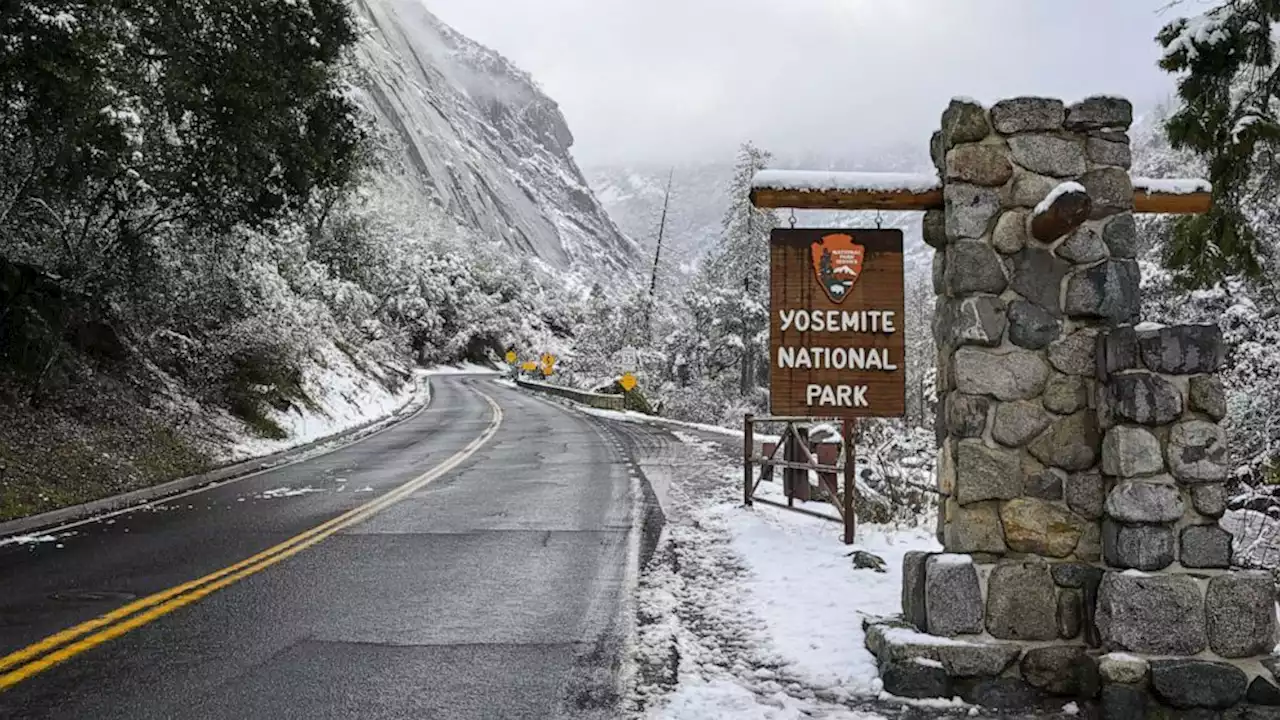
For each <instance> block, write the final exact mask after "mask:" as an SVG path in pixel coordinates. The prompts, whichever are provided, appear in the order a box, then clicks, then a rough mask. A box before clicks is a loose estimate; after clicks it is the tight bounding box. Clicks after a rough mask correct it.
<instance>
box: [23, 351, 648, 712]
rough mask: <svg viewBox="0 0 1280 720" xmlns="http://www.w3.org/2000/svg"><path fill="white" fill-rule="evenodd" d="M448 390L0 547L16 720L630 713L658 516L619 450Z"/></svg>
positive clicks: (564, 414)
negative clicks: (394, 421)
mask: <svg viewBox="0 0 1280 720" xmlns="http://www.w3.org/2000/svg"><path fill="white" fill-rule="evenodd" d="M433 385H434V397H433V399H432V403H431V405H430V406H429V407H428V408H427V409H426V410H425V411H424V412H422V413H421V414H419V415H417V416H415V417H414V418H412V419H410V420H408V421H406V422H404V423H402V424H400V425H397V426H395V427H393V428H391V429H389V430H387V431H385V432H382V433H380V434H378V435H375V436H373V437H371V438H368V439H366V440H364V441H361V442H359V443H357V444H355V445H352V446H348V447H346V448H343V449H341V450H338V451H336V452H333V453H330V454H328V455H325V456H322V457H319V458H313V459H311V460H307V461H305V462H301V463H298V464H296V465H292V466H289V467H285V468H281V469H278V470H274V471H271V472H267V473H264V474H261V475H257V476H253V477H250V478H246V479H243V480H240V481H237V482H233V483H230V484H227V485H223V486H220V487H216V488H213V489H210V490H208V491H206V492H202V493H198V494H195V495H190V496H187V497H181V498H177V499H175V500H172V501H169V502H164V503H160V504H157V505H155V506H153V507H151V508H147V509H143V510H139V511H136V512H131V513H128V514H125V515H120V516H118V517H115V518H113V519H112V520H110V521H107V522H95V523H91V524H88V525H84V526H80V527H77V528H75V529H74V532H75V534H74V535H69V536H67V537H65V538H60V539H59V541H58V542H57V543H41V544H35V545H28V546H16V545H9V546H4V547H0V687H4V688H5V689H3V690H0V717H5V718H9V717H12V718H31V719H33V720H34V719H36V718H129V719H132V718H148V719H149V718H165V719H168V718H260V717H261V718H272V719H273V720H274V719H279V718H307V719H309V720H310V719H318V718H441V719H452V718H554V717H565V718H596V717H599V718H605V717H615V716H616V715H617V714H618V709H617V707H616V704H617V702H618V699H619V698H618V692H619V690H620V686H619V677H620V665H621V657H622V655H623V652H622V648H623V645H624V641H625V637H626V633H627V627H628V622H627V618H629V617H630V610H629V606H628V604H629V600H630V593H631V585H632V582H633V579H634V571H635V566H636V562H637V556H638V552H639V550H638V545H639V541H640V537H641V528H640V525H641V522H640V518H641V516H642V515H643V513H642V512H641V510H642V508H643V507H644V506H645V505H646V501H645V499H644V498H645V494H644V492H642V484H641V482H640V481H639V480H638V479H637V478H638V475H637V472H636V470H635V465H634V464H633V463H632V461H631V459H630V458H628V457H627V455H626V451H625V450H624V449H623V443H622V442H621V441H620V440H619V439H618V438H617V437H616V435H615V434H614V431H613V430H612V429H611V428H610V427H608V426H607V425H605V424H603V423H602V422H600V421H599V420H596V419H594V418H591V417H588V416H585V415H582V414H580V413H576V412H573V411H570V410H567V409H566V408H563V407H561V406H558V405H555V404H553V403H549V402H546V401H544V400H541V399H539V398H535V397H530V396H528V395H525V394H523V393H520V392H518V391H515V390H511V389H508V388H506V387H503V386H501V385H499V384H497V383H494V382H490V381H487V380H483V379H477V378H464V377H449V376H444V377H438V378H435V379H434V382H433ZM489 398H491V400H490V399H489ZM498 408H501V409H500V410H499V409H498ZM486 434H488V438H487V439H486ZM379 498H381V502H380V504H377V505H374V506H372V507H371V508H370V509H368V510H365V511H361V510H358V509H359V508H361V507H363V506H366V505H368V504H370V503H372V502H374V501H375V500H377V499H379ZM318 528H320V529H318ZM270 548H274V549H273V550H270V551H269V552H267V553H266V554H263V551H264V550H268V549H270ZM282 548H283V549H282ZM248 558H256V559H255V560H254V561H253V562H252V563H248V564H246V563H244V562H243V561H245V560H246V559H248ZM238 563H240V564H239V565H237V564H238ZM228 568H231V569H232V570H230V571H229V570H227V569H228ZM201 579H203V580H202V583H201V584H197V585H193V586H190V587H185V588H184V584H186V583H190V582H191V581H195V580H201ZM175 588H178V589H177V590H175ZM202 593H206V594H203V595H202ZM157 594H159V595H158V597H159V599H158V600H157V599H156V597H157ZM122 608H123V610H122ZM112 611H116V614H115V615H114V616H113V615H110V614H111V613H112ZM103 616H107V617H108V619H107V620H102V621H97V622H96V623H95V618H102V617H103ZM85 623H90V626H89V627H88V628H87V629H86V626H85ZM68 628H76V630H75V631H74V632H73V633H70V634H66V635H64V636H63V637H58V636H57V635H56V634H57V633H60V632H64V631H66V630H67V629H68ZM51 636H54V638H55V640H53V641H48V640H47V639H48V638H50V637H51ZM42 641H45V642H44V644H43V645H41V644H40V643H41V642H42ZM33 645H35V649H34V650H26V649H28V648H32V646H33ZM41 663H43V665H42V664H41ZM6 677H7V678H9V680H8V681H7V682H6V680H5V678H6ZM6 685H7V687H6Z"/></svg>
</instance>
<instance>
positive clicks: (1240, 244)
mask: <svg viewBox="0 0 1280 720" xmlns="http://www.w3.org/2000/svg"><path fill="white" fill-rule="evenodd" d="M1277 27H1280V1H1278V0H1228V1H1227V2H1222V3H1220V4H1218V5H1216V6H1215V7H1213V8H1212V9H1210V10H1208V11H1206V12H1204V13H1203V14H1201V15H1199V16H1196V17H1193V18H1180V19H1178V20H1176V21H1175V22H1172V23H1170V24H1169V25H1167V26H1166V27H1165V28H1164V29H1163V30H1162V31H1161V32H1160V34H1159V36H1158V40H1159V42H1160V43H1161V44H1162V45H1163V46H1164V48H1165V54H1164V56H1163V58H1162V59H1161V61H1160V66H1161V67H1162V68H1163V69H1165V70H1167V71H1169V72H1171V73H1176V74H1178V75H1179V80H1178V94H1179V97H1180V98H1181V100H1182V104H1181V106H1180V107H1179V108H1178V109H1177V110H1176V112H1174V113H1173V114H1172V115H1171V116H1170V117H1169V118H1168V121H1167V123H1166V131H1167V133H1168V137H1169V140H1170V142H1171V143H1172V146H1173V148H1174V149H1188V150H1191V151H1193V152H1195V153H1196V154H1197V155H1199V156H1200V157H1202V158H1203V159H1204V161H1205V165H1206V168H1207V170H1208V174H1209V180H1210V182H1212V183H1213V196H1214V197H1213V209H1212V210H1211V211H1210V212H1209V213H1207V214H1205V215H1198V216H1187V217H1184V218H1181V219H1179V220H1178V221H1177V222H1176V223H1175V224H1174V227H1173V232H1172V236H1171V240H1170V242H1169V243H1168V246H1167V248H1166V253H1165V264H1166V265H1167V266H1168V267H1170V268H1171V269H1173V270H1175V271H1177V273H1178V278H1179V280H1180V281H1181V282H1182V284H1184V285H1192V286H1206V285H1209V284H1212V283H1213V282H1215V281H1218V280H1221V279H1223V278H1225V277H1227V276H1229V275H1235V274H1243V275H1245V276H1247V277H1250V278H1254V279H1257V278H1260V277H1262V276H1263V275H1264V273H1265V271H1266V269H1267V265H1268V262H1269V260H1270V259H1271V256H1272V255H1273V253H1274V248H1273V247H1271V246H1268V244H1267V243H1266V242H1265V241H1264V239H1263V238H1261V237H1260V236H1259V223H1258V220H1257V217H1256V216H1257V213H1258V210H1259V206H1260V205H1261V206H1274V203H1275V198H1276V197H1277V196H1280V119H1278V118H1280V63H1278V62H1277V53H1276V39H1275V31H1276V28H1277Z"/></svg>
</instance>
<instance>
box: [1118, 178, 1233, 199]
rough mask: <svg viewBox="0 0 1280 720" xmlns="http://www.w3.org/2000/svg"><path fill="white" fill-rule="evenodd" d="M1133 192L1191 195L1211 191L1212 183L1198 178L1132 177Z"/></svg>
mask: <svg viewBox="0 0 1280 720" xmlns="http://www.w3.org/2000/svg"><path fill="white" fill-rule="evenodd" d="M1133 189H1134V191H1135V192H1145V193H1147V194H1148V195H1150V194H1151V193H1161V194H1164V195H1192V194H1195V193H1207V192H1213V184H1212V183H1210V182H1209V181H1208V180H1201V179H1199V178H1167V179H1165V178H1144V177H1136V178H1133Z"/></svg>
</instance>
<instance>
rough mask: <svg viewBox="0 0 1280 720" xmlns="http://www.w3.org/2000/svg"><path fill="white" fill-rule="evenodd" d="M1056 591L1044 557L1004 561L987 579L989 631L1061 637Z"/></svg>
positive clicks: (1007, 636) (1000, 634)
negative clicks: (1059, 634)
mask: <svg viewBox="0 0 1280 720" xmlns="http://www.w3.org/2000/svg"><path fill="white" fill-rule="evenodd" d="M1057 607H1058V602H1057V591H1056V589H1055V587H1054V584H1053V577H1052V576H1051V575H1050V573H1049V565H1048V564H1047V563H1045V562H1043V561H1027V562H1002V563H999V564H997V565H996V566H995V567H994V568H993V569H992V570H991V576H990V577H989V578H988V580H987V607H986V626H987V632H989V633H991V635H992V637H997V638H1001V639H1003V640H1053V639H1055V638H1057V637H1058V621H1057Z"/></svg>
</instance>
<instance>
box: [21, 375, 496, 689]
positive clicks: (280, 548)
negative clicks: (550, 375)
mask: <svg viewBox="0 0 1280 720" xmlns="http://www.w3.org/2000/svg"><path fill="white" fill-rule="evenodd" d="M476 392H478V393H479V394H480V396H481V397H483V398H484V400H485V402H487V403H488V404H489V408H490V409H491V410H492V411H493V417H492V419H491V420H490V421H489V425H488V427H486V428H485V430H484V432H483V433H481V434H480V436H479V437H477V438H476V439H475V440H472V441H471V442H470V443H469V444H468V445H467V446H466V447H464V448H462V449H461V450H459V451H458V452H456V453H454V454H453V455H451V456H450V457H449V459H447V460H445V461H444V462H442V463H440V464H439V465H437V466H435V467H434V468H432V469H431V470H429V471H427V472H426V473H423V474H422V475H419V476H418V477H416V478H414V479H412V480H410V481H408V482H407V483H405V484H403V485H401V486H400V487H398V488H396V489H395V490H392V491H391V492H389V493H387V494H385V495H382V496H379V497H378V498H376V499H374V500H372V501H370V502H368V503H365V504H364V505H361V506H360V507H358V508H355V509H353V510H349V511H347V512H345V513H343V514H341V515H339V516H338V517H336V518H333V519H332V520H329V521H328V522H325V523H322V524H320V525H317V526H316V527H314V528H311V529H310V530H307V531H306V532H302V533H299V534H298V535H295V536H293V537H291V538H289V539H288V540H285V541H284V542H282V543H280V544H278V545H275V546H273V547H270V548H267V549H266V550H263V551H262V552H260V553H258V554H257V555H254V556H252V557H249V558H246V559H244V560H241V561H240V562H238V563H236V564H234V565H230V566H228V567H225V568H223V569H221V570H218V571H217V572H213V573H210V574H208V575H205V576H204V577H202V578H198V579H196V580H192V581H190V582H186V583H183V584H181V585H178V586H176V587H172V588H169V589H168V590H163V591H161V592H158V593H155V594H154V595H148V596H147V597H144V598H141V599H138V600H134V601H133V602H131V603H129V604H127V605H124V606H123V607H120V608H117V609H116V610H113V611H111V612H109V613H107V614H106V615H103V616H101V617H97V618H94V619H93V620H89V621H87V622H83V623H80V624H79V625H76V626H74V627H70V628H67V629H66V630H63V631H61V632H58V633H55V634H53V635H50V636H49V637H47V638H45V639H43V640H41V641H39V642H37V643H34V644H32V645H29V646H27V647H25V648H23V649H21V650H18V651H17V652H14V653H10V654H9V655H6V656H4V657H2V658H0V692H3V691H4V690H6V689H8V688H10V687H13V686H14V685H17V684H18V683H20V682H22V681H24V680H27V679H28V678H30V677H32V676H34V675H37V674H39V673H41V672H44V671H45V670H48V669H49V668H51V667H53V666H55V665H57V664H59V663H62V662H65V661H67V660H69V659H71V658H73V657H75V656H76V655H79V654H80V653H83V652H85V651H87V650H90V649H92V648H95V647H97V646H99V645H101V644H103V643H105V642H108V641H110V640H113V639H115V638H118V637H120V636H121V635H124V634H125V633H127V632H129V631H130V630H134V629H136V628H139V627H141V626H143V625H146V624H147V623H149V622H151V621H153V620H156V619H157V618H160V617H163V616H165V615H168V614H169V613H171V612H173V611H174V610H177V609H179V608H181V607H185V606H187V605H190V604H192V603H194V602H196V601H198V600H200V599H201V598H203V597H205V596H207V595H210V594H212V593H214V592H217V591H218V590H221V589H222V588H225V587H227V586H228V585H231V584H233V583H235V582H238V581H240V580H243V579H244V578H247V577H249V576H250V575H253V574H255V573H258V572H261V571H263V570H265V569H267V568H269V567H271V566H272V565H275V564H276V563H278V562H280V561H282V560H284V559H285V558H289V557H292V556H294V555H296V554H298V553H300V552H302V551H303V550H306V549H307V548H309V547H311V546H312V545H315V544H316V543H318V542H320V541H321V540H324V539H325V538H327V537H329V536H330V535H333V534H334V533H336V532H339V531H341V530H343V529H345V528H348V527H351V526H352V525H355V524H356V523H359V522H361V521H363V520H365V519H367V518H369V517H370V516H372V515H374V514H375V513H378V512H380V511H382V510H385V509H386V508H388V507H390V506H392V505H394V504H396V503H397V502H400V501H401V500H403V499H405V498H406V497H408V496H409V495H411V494H413V493H414V492H416V491H418V490H420V489H422V487H423V486H425V485H426V484H427V483H430V482H431V481H433V480H435V479H436V478H439V477H440V476H441V475H444V474H445V473H447V472H449V471H450V470H452V469H454V468H455V467H457V466H458V465H460V464H462V463H463V462H464V461H466V460H467V458H470V457H471V456H472V455H474V454H475V453H476V451H477V450H479V449H480V448H481V446H483V445H484V444H485V443H486V442H488V441H489V440H490V439H491V438H492V437H493V436H494V434H496V433H497V432H498V426H500V425H501V424H502V408H500V407H499V406H498V404H497V403H496V402H494V400H493V398H491V397H489V396H488V395H486V394H484V393H483V392H480V391H478V390H477V391H476Z"/></svg>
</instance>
